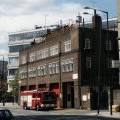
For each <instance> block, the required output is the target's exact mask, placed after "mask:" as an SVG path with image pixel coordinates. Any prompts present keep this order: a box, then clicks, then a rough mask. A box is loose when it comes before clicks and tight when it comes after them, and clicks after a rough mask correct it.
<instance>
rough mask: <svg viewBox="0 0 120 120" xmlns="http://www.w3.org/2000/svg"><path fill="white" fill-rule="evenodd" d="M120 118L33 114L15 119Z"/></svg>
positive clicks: (118, 119)
mask: <svg viewBox="0 0 120 120" xmlns="http://www.w3.org/2000/svg"><path fill="white" fill-rule="evenodd" d="M29 119H30V120H120V118H108V117H101V116H97V115H96V116H88V115H34V116H33V115H31V116H15V119H14V120H29Z"/></svg>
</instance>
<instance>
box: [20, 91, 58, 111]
mask: <svg viewBox="0 0 120 120" xmlns="http://www.w3.org/2000/svg"><path fill="white" fill-rule="evenodd" d="M20 104H21V105H22V106H23V109H25V110H26V109H36V110H39V109H46V108H47V109H54V108H56V107H57V97H56V93H55V92H53V91H24V92H21V93H20Z"/></svg>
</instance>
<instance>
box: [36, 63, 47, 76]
mask: <svg viewBox="0 0 120 120" xmlns="http://www.w3.org/2000/svg"><path fill="white" fill-rule="evenodd" d="M37 73H38V76H45V75H46V65H40V66H39V67H38V69H37Z"/></svg>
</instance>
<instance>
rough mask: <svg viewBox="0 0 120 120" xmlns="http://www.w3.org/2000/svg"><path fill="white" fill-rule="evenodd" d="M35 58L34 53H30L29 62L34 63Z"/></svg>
mask: <svg viewBox="0 0 120 120" xmlns="http://www.w3.org/2000/svg"><path fill="white" fill-rule="evenodd" d="M35 56H36V53H35V52H33V53H30V56H29V57H30V62H33V61H35Z"/></svg>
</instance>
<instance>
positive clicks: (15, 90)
mask: <svg viewBox="0 0 120 120" xmlns="http://www.w3.org/2000/svg"><path fill="white" fill-rule="evenodd" d="M18 81H19V73H18V72H17V73H16V74H15V76H14V80H12V81H11V83H10V85H11V87H12V91H11V92H12V96H13V97H14V102H16V101H17V100H18V93H19V83H18Z"/></svg>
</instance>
